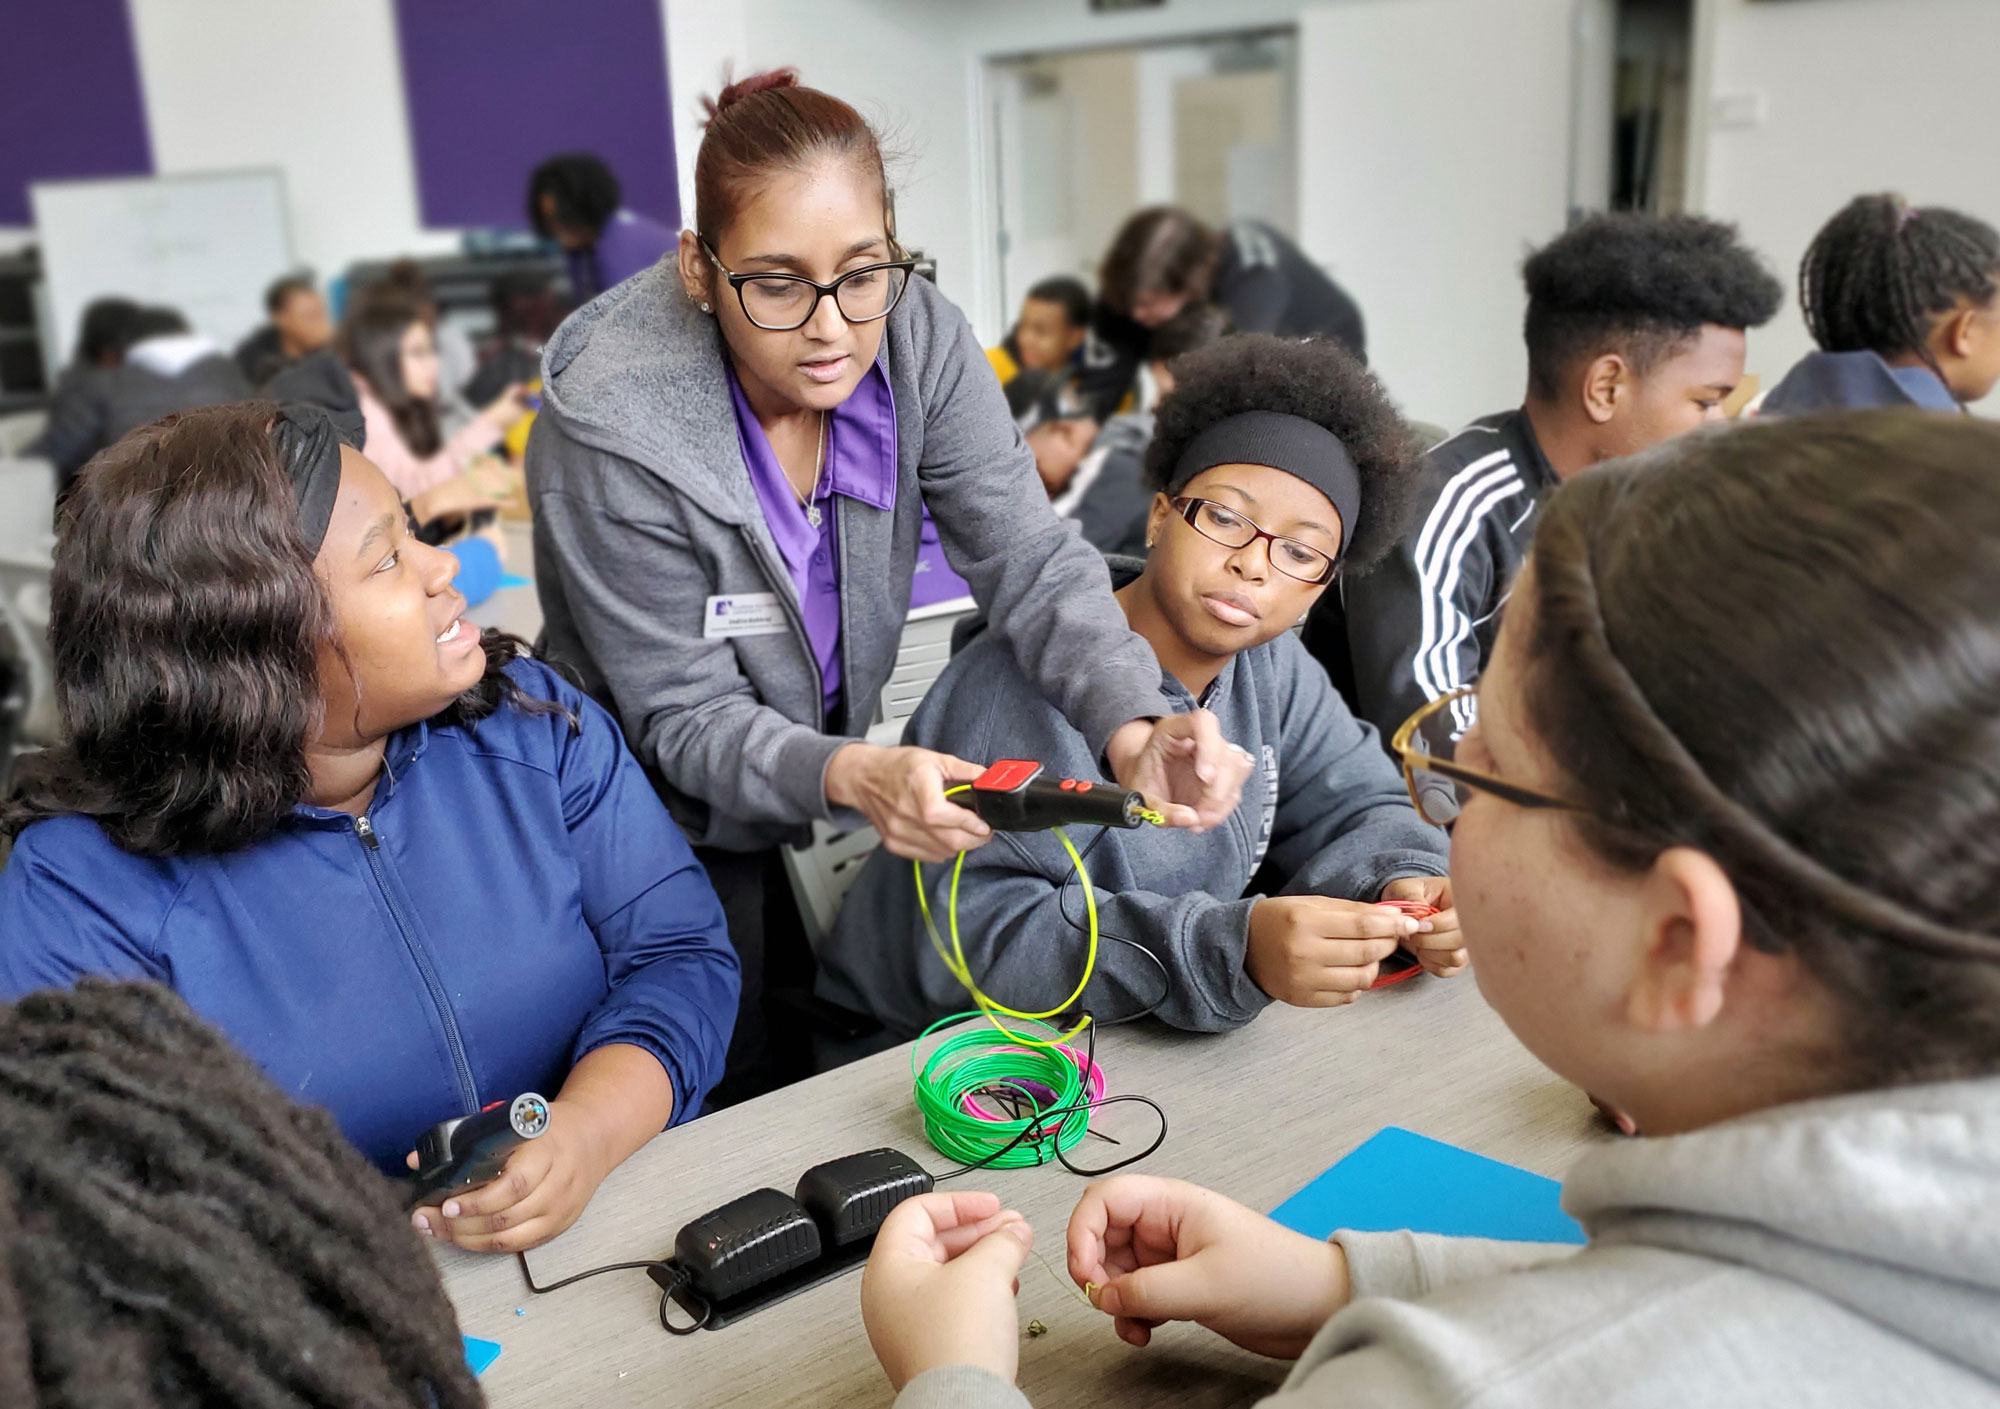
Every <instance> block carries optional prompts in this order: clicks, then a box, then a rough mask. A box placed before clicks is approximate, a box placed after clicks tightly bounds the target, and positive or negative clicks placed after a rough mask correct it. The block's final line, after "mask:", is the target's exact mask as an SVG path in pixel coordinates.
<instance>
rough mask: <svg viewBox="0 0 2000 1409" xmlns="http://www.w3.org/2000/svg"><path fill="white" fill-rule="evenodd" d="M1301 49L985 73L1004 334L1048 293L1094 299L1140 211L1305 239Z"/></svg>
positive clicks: (1170, 55)
mask: <svg viewBox="0 0 2000 1409" xmlns="http://www.w3.org/2000/svg"><path fill="white" fill-rule="evenodd" d="M1297 50H1298V40H1297V33H1296V31H1295V30H1293V29H1291V28H1289V27H1286V28H1279V29H1260V30H1249V31H1243V32H1240V33H1234V34H1221V35H1212V36H1204V37H1201V38H1196V39H1182V40H1174V41H1171V42H1163V43H1159V44H1148V45H1140V46H1128V47H1118V48H1095V49H1084V50H1073V51H1068V52H1061V53H1037V54H1018V55H1010V56H1006V57H1001V58H995V59H991V60H989V61H988V62H987V64H986V75H985V80H986V81H985V93H986V95H987V102H986V104H985V117H986V123H987V128H988V131H987V150H988V152H989V153H991V155H992V167H991V171H992V181H993V189H992V191H991V198H992V201H993V209H994V210H995V211H996V212H997V213H998V217H999V218H998V220H997V222H996V230H995V240H996V243H995V247H994V255H995V258H996V263H997V267H998V269H999V275H1000V277H999V279H998V281H997V282H998V289H997V292H998V295H999V307H998V308H997V309H993V310H989V313H991V314H992V315H993V316H994V317H995V318H996V319H997V322H996V324H995V326H998V327H1001V328H1005V327H1007V326H1009V325H1010V324H1011V323H1012V322H1013V318H1014V315H1015V313H1016V312H1017V311H1018V310H1019V308H1020V305H1021V297H1022V295H1023V294H1024V293H1025V292H1026V291H1027V290H1028V288H1029V287H1030V286H1032V285H1033V284H1034V283H1036V282H1037V281H1038V280H1041V279H1045V278H1048V277H1049V276H1051V275H1056V274H1069V275H1075V276H1077V277H1079V278H1081V279H1083V280H1085V282H1086V283H1088V284H1090V285H1092V286H1093V287H1094V286H1095V283H1096V272H1097V265H1098V261H1099V260H1100V259H1101V258H1102V256H1103V254H1104V251H1105V249H1106V248H1107V247H1108V246H1109V245H1110V243H1111V240H1112V237H1113V236H1114V235H1115V234H1117V232H1118V227H1119V226H1120V225H1121V224H1123V223H1124V221H1125V218H1126V217H1127V216H1128V215H1130V214H1131V213H1132V212H1133V211H1135V210H1138V209H1140V208H1141V207H1144V206H1149V205H1178V206H1182V207H1185V208H1186V209H1187V210H1189V211H1191V212H1193V213H1194V214H1195V215H1196V216H1198V217H1199V218H1200V219H1202V220H1203V221H1205V222H1207V223H1209V224H1211V225H1215V226H1218V227H1220V226H1224V225H1227V224H1228V223H1229V222H1231V221H1233V220H1243V219H1257V220H1264V221H1268V222H1269V223H1271V224H1272V225H1274V226H1276V227H1277V228H1278V229H1279V230H1281V231H1283V232H1284V233H1285V234H1287V235H1296V233H1297V225H1298V189H1297V186H1298V181H1297V165H1298V163H1297V150H1298V147H1297V94H1296V74H1297Z"/></svg>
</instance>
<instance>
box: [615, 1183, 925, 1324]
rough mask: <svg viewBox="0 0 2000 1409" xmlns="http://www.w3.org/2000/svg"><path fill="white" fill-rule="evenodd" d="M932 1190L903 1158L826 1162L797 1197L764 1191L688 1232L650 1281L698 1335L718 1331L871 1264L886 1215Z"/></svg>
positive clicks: (684, 1231) (800, 1187) (714, 1214)
mask: <svg viewBox="0 0 2000 1409" xmlns="http://www.w3.org/2000/svg"><path fill="white" fill-rule="evenodd" d="M932 1185H933V1180H932V1179H931V1176H930V1174H929V1172H928V1171H926V1170H925V1169H924V1168H923V1166H921V1165H919V1164H918V1163H917V1162H916V1161H915V1160H913V1159H911V1158H910V1157H909V1156H908V1155H906V1154H904V1153H903V1152H902V1151H901V1150H891V1149H879V1150H865V1151H863V1152H862V1153H860V1154H857V1155H847V1156H845V1157H843V1158H841V1159H836V1160H828V1161H827V1162H826V1163H825V1164H818V1165H814V1166H813V1167H812V1168H811V1169H809V1170H807V1171H806V1172H805V1173H804V1174H803V1175H802V1176H800V1178H799V1184H798V1189H797V1191H796V1193H794V1194H792V1195H786V1194H783V1193H780V1192H779V1191H778V1190H776V1189H758V1190H756V1191H754V1192H752V1193H748V1194H745V1195H744V1196H743V1197H742V1198H740V1199H734V1200H731V1201H730V1202H729V1203H726V1204H724V1205H722V1207H720V1208H718V1209H713V1210H711V1211H710V1212H708V1213H705V1214H703V1215H702V1216H701V1217H699V1218H697V1219H695V1220H694V1221H692V1222H691V1223H689V1224H687V1225H686V1226H685V1227H683V1228H682V1229H681V1231H680V1233H679V1234H678V1235H677V1236H676V1237H675V1238H674V1255H673V1257H672V1258H670V1259H668V1260H667V1261H665V1262H660V1263H655V1264H653V1265H652V1266H650V1267H648V1268H647V1275H648V1276H650V1277H651V1278H652V1279H653V1280H654V1281H655V1282H657V1283H658V1284H659V1285H660V1288H661V1290H662V1291H663V1292H665V1294H666V1295H667V1296H669V1297H671V1298H673V1300H674V1301H675V1302H677V1303H678V1304H679V1305H680V1306H681V1308H682V1309H683V1310H685V1311H686V1312H687V1313H688V1315H690V1316H692V1317H693V1318H694V1321H695V1325H696V1326H703V1327H707V1328H708V1329H709V1330H720V1329H722V1327H724V1326H727V1325H728V1324H730V1323H731V1322H732V1321H740V1320H742V1319H743V1318H744V1317H745V1316H748V1315H750V1314H751V1313H752V1312H754V1311H759V1310H762V1309H763V1308H764V1307H766V1306H770V1305H773V1304H774V1303H776V1302H780V1301H783V1300H784V1299H785V1298H786V1297H790V1296H796V1295H797V1294H798V1293H800V1292H802V1291H804V1290H806V1289H807V1288H808V1287H814V1286H817V1285H819V1284H820V1283H821V1282H824V1281H827V1280H829V1279H831V1278H834V1277H838V1276H839V1275H840V1274H841V1273H843V1272H846V1271H848V1270H850V1269H852V1268H855V1267H858V1266H860V1265H861V1264H862V1263H863V1262H866V1261H867V1260H868V1254H869V1252H870V1251H872V1250H873V1248H874V1246H875V1233H876V1230H877V1229H879V1228H880V1227H881V1226H882V1220H883V1219H885V1218H887V1217H888V1216H889V1212H890V1210H892V1209H893V1208H895V1207H896V1205H897V1204H899V1203H901V1202H902V1201H903V1200H904V1199H907V1198H910V1197H912V1196H913V1195H916V1194H927V1193H929V1192H930V1190H931V1188H932ZM663 1324H664V1318H663ZM670 1329H674V1328H671V1327H670Z"/></svg>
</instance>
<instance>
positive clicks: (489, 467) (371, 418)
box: [340, 288, 528, 502]
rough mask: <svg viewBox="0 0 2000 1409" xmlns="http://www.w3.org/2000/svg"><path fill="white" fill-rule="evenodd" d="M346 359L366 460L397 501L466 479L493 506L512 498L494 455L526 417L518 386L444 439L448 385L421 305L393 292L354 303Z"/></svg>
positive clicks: (345, 330) (344, 333)
mask: <svg viewBox="0 0 2000 1409" xmlns="http://www.w3.org/2000/svg"><path fill="white" fill-rule="evenodd" d="M340 352H341V358H342V360H343V361H344V362H345V363H346V364H347V368H348V370H349V371H350V372H351V373H352V374H353V376H354V384H355V390H356V391H357V392H358V393H359V394H360V398H361V414H362V417H363V418H364V420H365V421H366V423H367V427H368V436H367V443H368V458H369V459H371V460H373V461H374V462H375V464H376V466H377V467H378V468H380V469H381V471H382V473H383V474H385V475H387V476H388V478H389V483H391V484H393V485H394V486H395V487H396V491H397V492H398V493H399V494H401V495H402V496H403V497H404V498H406V499H414V498H417V497H419V496H421V495H423V494H427V493H429V492H430V491H431V490H434V489H437V488H439V487H440V486H442V485H444V484H446V483H447V482H448V481H451V480H453V479H455V478H459V477H461V476H463V477H465V478H466V479H467V480H469V481H471V482H473V483H475V484H477V485H478V486H479V487H480V488H481V489H483V491H484V493H485V497H486V498H487V499H488V500H490V501H496V502H497V501H498V500H501V499H504V498H506V497H507V495H508V493H509V492H510V491H511V486H512V483H513V481H512V478H511V476H510V475H509V474H508V473H507V471H506V467H505V466H503V465H501V464H500V463H499V461H498V460H496V459H494V458H493V457H492V451H493V449H494V448H495V447H496V446H498V445H499V444H500V442H501V439H502V437H504V436H505V435H506V433H507V428H508V427H509V426H511V425H513V424H514V422H515V421H517V420H519V419H520V418H521V417H522V416H523V415H525V414H526V412H527V409H528V408H527V404H526V402H525V401H524V400H523V399H522V393H521V388H520V386H519V384H518V383H516V384H513V385H510V386H509V387H508V388H507V389H506V390H505V391H503V392H501V393H500V395H498V396H496V397H495V398H494V399H493V400H492V401H490V402H488V403H487V404H486V406H485V407H484V408H483V409H482V410H480V411H479V412H478V413H477V414H476V415H475V416H474V417H473V418H472V419H471V420H470V421H468V422H467V423H466V424H465V425H464V426H461V427H460V428H459V429H458V431H457V432H456V433H454V434H453V435H452V436H451V437H450V438H449V439H446V438H445V437H444V435H443V434H442V433H441V432H440V430H439V425H438V399H439V393H440V388H441V385H442V384H441V381H440V378H439V373H438V360H437V347H436V344H434V343H433V342H432V341H431V324H430V322H429V320H428V319H427V318H425V316H424V310H423V308H422V306H421V305H419V304H418V303H416V302H415V301H414V300H412V299H411V298H409V297H408V295H407V294H405V293H403V292H401V291H399V290H395V289H383V288H377V289H371V290H369V291H367V292H366V293H364V294H362V295H361V296H360V297H358V298H357V299H356V300H355V303H354V306H353V307H352V308H350V309H349V310H348V313H347V320H346V322H345V324H344V325H343V326H342V328H341V332H340Z"/></svg>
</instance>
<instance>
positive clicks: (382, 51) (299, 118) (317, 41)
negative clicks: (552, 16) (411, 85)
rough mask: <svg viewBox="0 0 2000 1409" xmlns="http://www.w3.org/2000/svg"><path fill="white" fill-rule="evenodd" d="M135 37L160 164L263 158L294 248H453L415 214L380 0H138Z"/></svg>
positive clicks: (392, 35) (345, 256)
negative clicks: (285, 208)
mask: <svg viewBox="0 0 2000 1409" xmlns="http://www.w3.org/2000/svg"><path fill="white" fill-rule="evenodd" d="M131 9H132V22H133V40H134V43H135V45H136V47H137V49H138V55H139V76H140V82H141V84H142V85H143V86H144V88H145V96H146V116H147V121H148V123H149V125H150V126H151V129H152V136H153V160H154V163H155V165H156V166H157V167H158V169H159V170H160V171H161V172H162V173H173V172H182V171H205V170H218V169H226V168H230V167H246V166H275V167H278V168H280V169H281V170H282V171H283V172H284V173H285V184H286V190H287V195H288V197H289V199H290V203H291V212H292V243H293V247H294V253H295V254H296V255H297V256H298V258H299V260H300V261H301V262H303V263H306V264H309V265H311V266H313V267H314V268H315V269H317V270H318V271H319V273H320V274H321V275H322V276H325V275H331V274H337V273H339V272H340V271H341V270H342V269H344V268H345V267H346V266H347V264H348V263H349V262H351V261H352V260H355V259H359V258H364V257H369V256H380V255H385V254H423V253H429V252H433V251H439V250H447V249H451V248H455V247H456V244H457V240H456V237H455V235H453V234H452V233H450V232H440V231H425V230H424V229H423V228H422V226H421V225H420V224H419V222H418V216H417V192H416V177H415V169H414V167H413V165H412V161H411V156H410V143H409V118H408V115H407V113H406V112H405V110H404V107H403V80H402V71H401V68H400V67H399V65H398V60H397V48H396V28H395V20H394V17H393V15H392V13H391V10H390V0H283V3H280V4H263V3H258V4H245V3H243V0H138V3H135V4H133V5H132V7H131Z"/></svg>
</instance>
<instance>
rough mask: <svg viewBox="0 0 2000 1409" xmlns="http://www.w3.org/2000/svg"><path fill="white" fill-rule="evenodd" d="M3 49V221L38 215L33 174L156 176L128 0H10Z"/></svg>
mask: <svg viewBox="0 0 2000 1409" xmlns="http://www.w3.org/2000/svg"><path fill="white" fill-rule="evenodd" d="M0 47H4V51H5V53H6V70H7V72H6V78H5V80H4V81H0V225H26V224H29V223H30V222H31V220H32V216H31V215H30V213H29V210H28V183H29V182H31V181H60V180H67V179H69V178H71V177H79V176H149V175H151V174H152V171H153V148H152V143H151V142H150V141H149V140H148V138H147V135H146V113H145V105H144V102H143V101H142V98H141V95H140V89H139V60H138V57H137V55H136V54H135V53H134V51H133V47H132V21H131V17H130V16H129V15H127V14H126V13H125V0H32V3H28V4H22V5H9V6H8V7H7V16H6V21H5V35H4V37H0Z"/></svg>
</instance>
